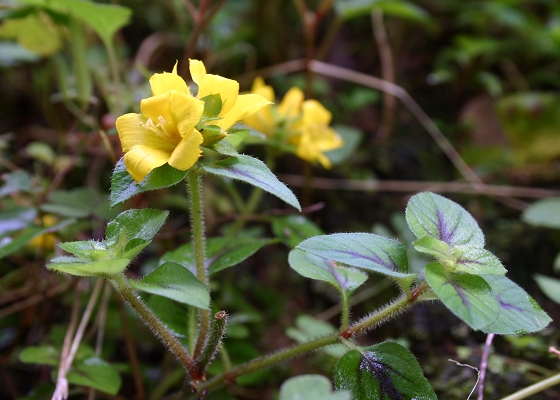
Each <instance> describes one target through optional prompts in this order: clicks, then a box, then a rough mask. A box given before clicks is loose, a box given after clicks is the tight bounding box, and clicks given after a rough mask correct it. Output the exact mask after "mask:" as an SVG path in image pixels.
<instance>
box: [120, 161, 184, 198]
mask: <svg viewBox="0 0 560 400" xmlns="http://www.w3.org/2000/svg"><path fill="white" fill-rule="evenodd" d="M186 175H187V171H180V170H178V169H175V168H173V167H171V166H170V165H169V164H164V165H162V166H161V167H158V168H156V169H154V170H153V171H152V172H150V173H149V174H148V176H146V177H145V178H144V180H143V181H142V182H139V183H136V182H135V181H134V179H132V176H130V174H129V173H128V171H127V170H126V167H125V166H124V161H123V159H122V158H121V159H120V160H119V161H118V162H117V164H116V165H115V170H114V171H113V176H112V177H111V194H110V195H109V205H110V206H111V207H115V206H116V205H118V204H121V203H122V202H124V201H126V200H128V199H130V198H131V197H132V196H135V195H137V194H138V193H142V192H147V191H149V190H156V189H162V188H166V187H169V186H173V185H175V184H177V183H179V182H181V181H182V180H183V179H184V178H185V176H186Z"/></svg>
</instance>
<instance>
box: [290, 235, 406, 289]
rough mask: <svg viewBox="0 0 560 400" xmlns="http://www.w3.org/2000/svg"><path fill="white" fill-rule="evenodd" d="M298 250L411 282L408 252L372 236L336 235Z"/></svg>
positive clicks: (311, 241) (317, 238) (317, 239)
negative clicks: (408, 279)
mask: <svg viewBox="0 0 560 400" xmlns="http://www.w3.org/2000/svg"><path fill="white" fill-rule="evenodd" d="M297 248H298V249H301V250H305V251H307V252H309V253H312V254H315V255H317V256H319V257H323V258H326V259H327V260H333V261H336V262H340V263H342V264H346V265H351V266H353V267H358V268H364V269H367V270H369V271H374V272H378V273H380V274H383V275H388V276H392V277H397V278H410V277H414V276H415V274H409V273H408V258H407V254H406V248H405V247H404V246H403V245H402V244H401V243H399V242H398V241H396V240H394V239H389V238H386V237H383V236H379V235H374V234H372V233H335V234H332V235H321V236H315V237H312V238H310V239H307V240H305V241H303V242H301V243H300V244H299V245H298V246H297Z"/></svg>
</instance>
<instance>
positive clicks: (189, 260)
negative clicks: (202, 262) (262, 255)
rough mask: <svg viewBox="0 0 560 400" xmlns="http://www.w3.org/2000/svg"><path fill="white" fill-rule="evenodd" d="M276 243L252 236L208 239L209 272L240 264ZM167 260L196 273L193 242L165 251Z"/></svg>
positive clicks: (207, 260)
mask: <svg viewBox="0 0 560 400" xmlns="http://www.w3.org/2000/svg"><path fill="white" fill-rule="evenodd" d="M271 243H274V240H271V239H257V238H251V237H237V238H234V237H217V238H210V239H207V241H206V266H207V269H208V273H209V274H214V273H216V272H218V271H221V270H223V269H226V268H229V267H232V266H234V265H237V264H239V263H240V262H242V261H243V260H245V259H246V258H248V257H250V256H252V255H253V254H255V253H256V252H257V251H258V250H260V249H261V248H263V247H264V246H266V245H268V244H271ZM161 259H162V261H165V262H169V261H171V262H175V263H177V264H180V265H182V266H183V267H185V268H187V269H188V270H189V271H191V272H193V273H195V271H196V267H195V259H194V250H193V246H192V243H187V244H184V245H182V246H180V247H178V248H177V249H175V250H173V251H170V252H167V253H165V255H164V256H163V257H162V258H161Z"/></svg>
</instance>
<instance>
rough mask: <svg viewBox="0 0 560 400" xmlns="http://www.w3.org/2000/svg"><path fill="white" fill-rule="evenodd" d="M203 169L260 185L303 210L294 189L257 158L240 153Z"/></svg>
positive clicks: (204, 166)
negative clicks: (293, 191)
mask: <svg viewBox="0 0 560 400" xmlns="http://www.w3.org/2000/svg"><path fill="white" fill-rule="evenodd" d="M202 169H203V170H204V171H206V172H208V173H210V174H213V175H218V176H224V177H226V178H231V179H238V180H240V181H243V182H246V183H249V184H251V185H253V186H256V187H259V188H261V189H262V190H264V191H267V192H269V193H271V194H273V195H275V196H276V197H278V198H280V199H281V200H283V201H285V202H286V203H288V204H289V205H291V206H292V207H295V208H296V209H298V210H300V211H301V206H300V205H299V201H298V200H297V198H296V196H294V194H293V193H292V191H291V190H290V189H288V187H287V186H286V185H284V184H283V183H282V182H280V181H279V180H278V178H276V176H274V174H273V173H272V172H271V171H270V169H268V167H267V166H266V164H265V163H263V162H262V161H260V160H258V159H256V158H253V157H250V156H246V155H241V154H240V155H238V156H236V157H231V158H227V159H225V160H220V161H217V162H215V163H213V164H210V165H203V166H202Z"/></svg>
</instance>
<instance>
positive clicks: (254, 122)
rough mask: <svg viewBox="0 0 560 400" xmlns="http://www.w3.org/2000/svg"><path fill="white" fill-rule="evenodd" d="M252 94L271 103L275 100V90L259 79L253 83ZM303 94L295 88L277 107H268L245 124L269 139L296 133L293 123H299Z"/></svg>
mask: <svg viewBox="0 0 560 400" xmlns="http://www.w3.org/2000/svg"><path fill="white" fill-rule="evenodd" d="M251 92H252V93H256V94H260V95H261V96H263V97H265V98H266V99H267V100H269V101H271V102H272V101H273V100H274V90H273V89H272V87H271V86H268V85H265V84H264V80H263V79H262V78H261V77H258V78H256V79H255V81H254V82H253V87H252V88H251ZM303 97H304V96H303V92H302V91H301V90H300V89H299V88H297V87H293V88H291V89H290V90H288V92H287V93H286V95H285V96H284V98H283V99H282V101H281V102H280V104H279V105H278V106H277V107H266V108H263V109H262V110H260V111H258V112H256V113H254V114H253V115H251V116H250V117H248V118H245V119H244V120H243V123H244V124H245V125H247V126H250V127H251V128H254V129H256V130H257V131H259V132H262V133H264V134H265V135H266V136H268V137H275V136H282V133H283V132H280V130H282V131H284V132H287V134H288V135H289V134H290V133H294V131H293V129H292V125H293V123H295V122H296V121H297V119H298V118H299V117H300V114H301V104H302V102H303Z"/></svg>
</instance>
